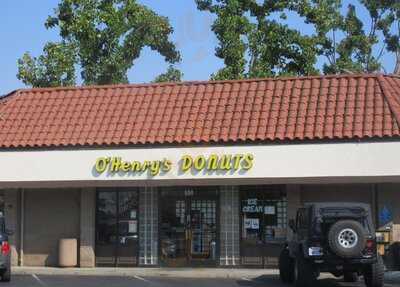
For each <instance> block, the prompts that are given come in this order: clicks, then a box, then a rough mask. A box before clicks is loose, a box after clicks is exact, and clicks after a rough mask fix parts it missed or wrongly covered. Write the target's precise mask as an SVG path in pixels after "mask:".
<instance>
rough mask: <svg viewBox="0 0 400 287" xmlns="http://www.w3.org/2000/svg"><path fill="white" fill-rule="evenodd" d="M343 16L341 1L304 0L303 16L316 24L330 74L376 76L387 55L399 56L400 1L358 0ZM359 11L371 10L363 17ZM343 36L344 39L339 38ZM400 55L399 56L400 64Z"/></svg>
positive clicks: (326, 71) (324, 68)
mask: <svg viewBox="0 0 400 287" xmlns="http://www.w3.org/2000/svg"><path fill="white" fill-rule="evenodd" d="M353 2H354V4H349V5H348V6H347V12H346V14H345V15H341V13H340V12H341V10H342V1H341V0H302V1H300V2H299V3H301V4H300V5H299V6H300V7H301V9H300V10H299V11H300V14H301V15H302V16H304V17H305V18H306V22H307V23H311V24H313V25H314V27H315V30H316V35H317V37H318V41H317V42H318V44H319V46H318V48H319V54H320V55H323V56H325V57H326V59H327V62H326V63H325V64H324V67H323V71H324V72H325V73H326V74H335V73H342V72H350V73H361V72H364V73H372V72H379V71H381V70H382V62H381V60H382V56H383V55H384V53H385V52H389V53H395V54H397V55H399V51H400V46H399V45H400V41H399V35H400V34H399V33H400V32H399V29H400V25H399V19H400V17H399V13H400V9H399V7H400V4H399V2H398V0H358V1H353ZM356 4H357V6H358V9H362V8H364V9H365V10H366V11H367V13H366V14H367V18H368V19H366V17H365V15H363V17H360V16H359V15H358V14H361V13H357V8H356ZM339 35H341V37H340V38H339ZM399 57H400V56H397V59H398V62H399V61H400V59H399Z"/></svg>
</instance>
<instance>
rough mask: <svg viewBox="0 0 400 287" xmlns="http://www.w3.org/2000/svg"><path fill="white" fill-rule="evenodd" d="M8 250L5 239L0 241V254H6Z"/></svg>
mask: <svg viewBox="0 0 400 287" xmlns="http://www.w3.org/2000/svg"><path fill="white" fill-rule="evenodd" d="M9 252H10V244H9V243H8V242H7V241H3V242H2V243H1V254H3V255H6V254H8V253H9Z"/></svg>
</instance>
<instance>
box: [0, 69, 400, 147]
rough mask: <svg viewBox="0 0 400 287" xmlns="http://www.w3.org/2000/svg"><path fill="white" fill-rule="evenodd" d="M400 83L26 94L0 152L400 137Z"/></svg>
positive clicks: (11, 107)
mask: <svg viewBox="0 0 400 287" xmlns="http://www.w3.org/2000/svg"><path fill="white" fill-rule="evenodd" d="M399 126H400V77H398V76H392V75H341V76H318V77H301V78H271V79H254V80H239V81H216V82H183V83H164V84H139V85H117V86H96V87H77V88H49V89H27V90H18V91H16V92H14V93H12V94H11V95H9V96H7V97H4V98H3V99H1V100H0V147H2V148H15V147H50V146H95V145H97V146H99V145H132V144H133V145H135V144H154V143H158V144H183V143H213V142H214V143H215V142H220V143H223V142H239V141H241V142H247V143H251V142H255V141H263V142H269V141H276V140H286V141H288V140H289V141H290V140H316V139H328V140H329V139H364V138H386V137H399V135H400V130H399Z"/></svg>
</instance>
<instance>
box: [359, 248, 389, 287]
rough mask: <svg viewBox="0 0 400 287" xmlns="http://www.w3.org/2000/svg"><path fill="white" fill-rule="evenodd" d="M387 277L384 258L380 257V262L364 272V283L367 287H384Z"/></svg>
mask: <svg viewBox="0 0 400 287" xmlns="http://www.w3.org/2000/svg"><path fill="white" fill-rule="evenodd" d="M384 277H385V268H384V266H383V260H382V257H380V256H379V255H378V261H377V262H376V263H374V264H371V265H370V266H368V267H367V268H366V269H365V270H364V281H365V285H367V287H382V286H383V281H384Z"/></svg>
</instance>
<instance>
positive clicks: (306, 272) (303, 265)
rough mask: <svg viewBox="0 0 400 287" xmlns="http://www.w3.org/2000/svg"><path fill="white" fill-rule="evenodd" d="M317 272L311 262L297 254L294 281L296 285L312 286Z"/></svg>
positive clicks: (301, 286) (302, 286) (298, 286)
mask: <svg viewBox="0 0 400 287" xmlns="http://www.w3.org/2000/svg"><path fill="white" fill-rule="evenodd" d="M316 279H317V276H316V272H315V270H314V268H313V266H312V264H311V263H310V262H308V261H307V260H305V259H304V257H303V256H301V255H300V256H297V258H296V263H295V268H294V283H295V286H296V287H310V286H314V285H315V281H316Z"/></svg>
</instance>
